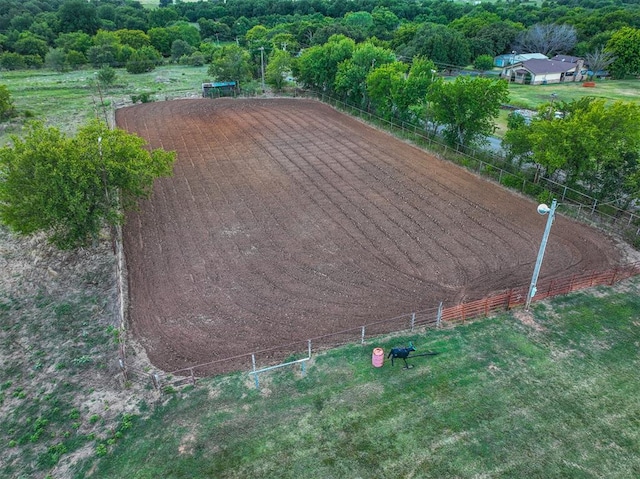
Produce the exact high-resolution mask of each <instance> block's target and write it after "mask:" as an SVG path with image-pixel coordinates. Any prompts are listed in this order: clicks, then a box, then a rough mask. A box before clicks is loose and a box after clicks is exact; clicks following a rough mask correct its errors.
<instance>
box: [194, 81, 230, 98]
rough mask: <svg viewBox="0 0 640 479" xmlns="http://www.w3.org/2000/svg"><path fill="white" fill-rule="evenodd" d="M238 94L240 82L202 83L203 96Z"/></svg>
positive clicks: (213, 96)
mask: <svg viewBox="0 0 640 479" xmlns="http://www.w3.org/2000/svg"><path fill="white" fill-rule="evenodd" d="M237 94H238V82H235V81H219V82H211V83H203V84H202V97H203V98H219V97H222V96H236V95H237Z"/></svg>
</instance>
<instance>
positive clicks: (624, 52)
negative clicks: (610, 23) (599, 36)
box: [606, 27, 640, 78]
mask: <svg viewBox="0 0 640 479" xmlns="http://www.w3.org/2000/svg"><path fill="white" fill-rule="evenodd" d="M606 50H607V51H608V52H611V53H612V54H613V55H615V56H616V59H615V61H614V62H613V63H612V64H611V68H610V69H609V70H610V72H611V74H612V75H613V76H615V77H616V78H624V77H625V76H627V75H639V74H640V29H637V28H631V27H625V28H621V29H620V30H618V31H617V32H615V33H614V34H613V35H612V36H611V39H610V40H609V41H608V42H607V47H606Z"/></svg>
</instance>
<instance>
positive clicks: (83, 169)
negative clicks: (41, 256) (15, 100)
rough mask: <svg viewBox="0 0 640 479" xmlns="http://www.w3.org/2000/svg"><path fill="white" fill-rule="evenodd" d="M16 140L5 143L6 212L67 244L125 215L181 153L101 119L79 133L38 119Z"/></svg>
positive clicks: (11, 221) (17, 227)
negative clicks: (69, 132)
mask: <svg viewBox="0 0 640 479" xmlns="http://www.w3.org/2000/svg"><path fill="white" fill-rule="evenodd" d="M12 143H13V145H12V146H5V147H3V148H1V149H0V172H2V180H1V181H0V220H1V221H2V222H3V223H5V224H7V225H8V226H9V227H10V228H11V229H12V230H14V231H16V232H18V233H20V234H25V235H29V234H32V233H36V232H39V231H43V232H45V233H46V234H47V235H48V237H49V239H50V241H51V242H53V243H54V244H56V245H57V246H58V247H60V248H74V247H77V246H82V245H86V244H87V243H89V242H90V241H91V240H92V239H93V238H96V237H97V235H98V234H99V232H100V230H101V228H102V226H103V225H104V224H105V222H106V224H108V225H115V224H119V223H122V221H123V219H124V217H123V215H122V209H123V208H124V209H125V210H126V209H130V208H132V207H134V206H135V204H136V201H137V199H138V198H143V197H148V196H149V195H150V194H151V191H152V186H153V182H154V180H155V179H156V178H157V177H160V176H168V175H170V174H171V169H172V164H173V161H174V159H175V153H173V152H166V151H163V150H153V151H149V150H147V149H146V148H145V141H144V140H142V139H141V138H139V137H137V136H135V135H131V134H129V133H126V132H124V131H123V130H118V129H116V130H111V129H109V128H108V127H107V126H106V125H105V124H103V123H100V122H99V121H97V120H94V121H92V122H90V123H89V124H87V125H86V126H84V127H83V128H81V129H80V131H79V132H78V134H77V135H76V136H75V137H73V138H67V137H65V136H64V135H63V134H62V133H61V132H60V131H59V130H57V129H56V128H46V127H45V126H44V125H43V124H42V123H34V124H30V125H29V126H28V129H27V132H26V135H25V137H24V138H20V137H18V136H13V137H12Z"/></svg>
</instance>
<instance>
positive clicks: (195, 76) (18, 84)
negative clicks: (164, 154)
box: [0, 65, 208, 144]
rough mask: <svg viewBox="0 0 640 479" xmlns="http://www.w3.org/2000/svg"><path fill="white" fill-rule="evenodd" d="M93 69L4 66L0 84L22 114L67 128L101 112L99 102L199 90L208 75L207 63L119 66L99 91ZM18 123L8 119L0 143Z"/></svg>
mask: <svg viewBox="0 0 640 479" xmlns="http://www.w3.org/2000/svg"><path fill="white" fill-rule="evenodd" d="M95 73H96V71H95V70H80V71H73V72H67V73H58V72H54V71H50V70H33V71H31V70H29V71H24V70H22V71H12V72H3V73H2V77H0V84H3V85H6V86H7V88H8V89H9V91H10V92H11V96H12V98H13V99H14V103H15V105H16V108H17V110H18V111H19V112H20V113H21V114H22V115H23V116H24V115H25V113H26V115H27V116H28V117H29V118H34V119H39V120H43V121H46V122H47V123H48V124H51V125H55V126H56V127H58V128H61V129H62V130H63V131H66V132H68V133H72V132H74V131H75V130H76V129H77V127H78V126H79V125H81V124H83V123H84V122H85V121H86V120H87V119H88V118H91V117H95V116H102V115H103V111H104V108H103V107H102V106H101V105H102V102H104V105H105V108H106V109H107V110H110V109H111V108H112V107H113V106H114V105H115V104H124V103H127V102H128V103H131V96H132V95H139V94H140V93H150V94H151V99H152V100H164V99H165V98H172V97H175V96H189V95H193V96H199V95H200V93H201V83H202V82H203V81H205V80H207V79H208V78H207V67H206V66H204V67H185V66H180V65H167V66H165V67H162V68H157V69H156V70H154V71H152V72H149V73H143V74H139V75H132V74H130V73H127V71H126V70H124V69H118V70H117V80H116V82H115V84H114V85H113V86H112V87H109V88H107V89H102V91H101V90H100V89H99V88H98V86H97V84H96V81H95ZM101 96H102V102H101V98H100V97H101ZM19 128H20V124H19V123H15V124H13V125H9V127H8V128H6V129H5V130H4V131H3V132H2V133H0V144H4V143H6V141H7V136H8V135H7V133H16V132H18V131H19Z"/></svg>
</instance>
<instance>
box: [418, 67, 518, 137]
mask: <svg viewBox="0 0 640 479" xmlns="http://www.w3.org/2000/svg"><path fill="white" fill-rule="evenodd" d="M429 97H430V99H431V112H430V113H431V114H432V115H433V119H434V121H436V122H437V123H439V124H441V125H444V137H445V139H446V140H447V142H448V143H449V144H450V145H452V146H455V145H456V144H461V145H465V146H473V145H475V144H482V143H485V142H486V137H487V136H489V135H491V134H493V132H494V131H495V124H494V120H495V118H496V117H497V116H498V114H499V113H500V105H502V104H503V103H505V102H506V101H507V100H508V98H509V86H508V84H507V82H505V81H504V80H491V79H488V78H470V77H468V76H459V77H457V78H456V79H455V81H453V82H450V83H445V82H435V83H434V84H433V85H432V86H431V89H430V92H429Z"/></svg>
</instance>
